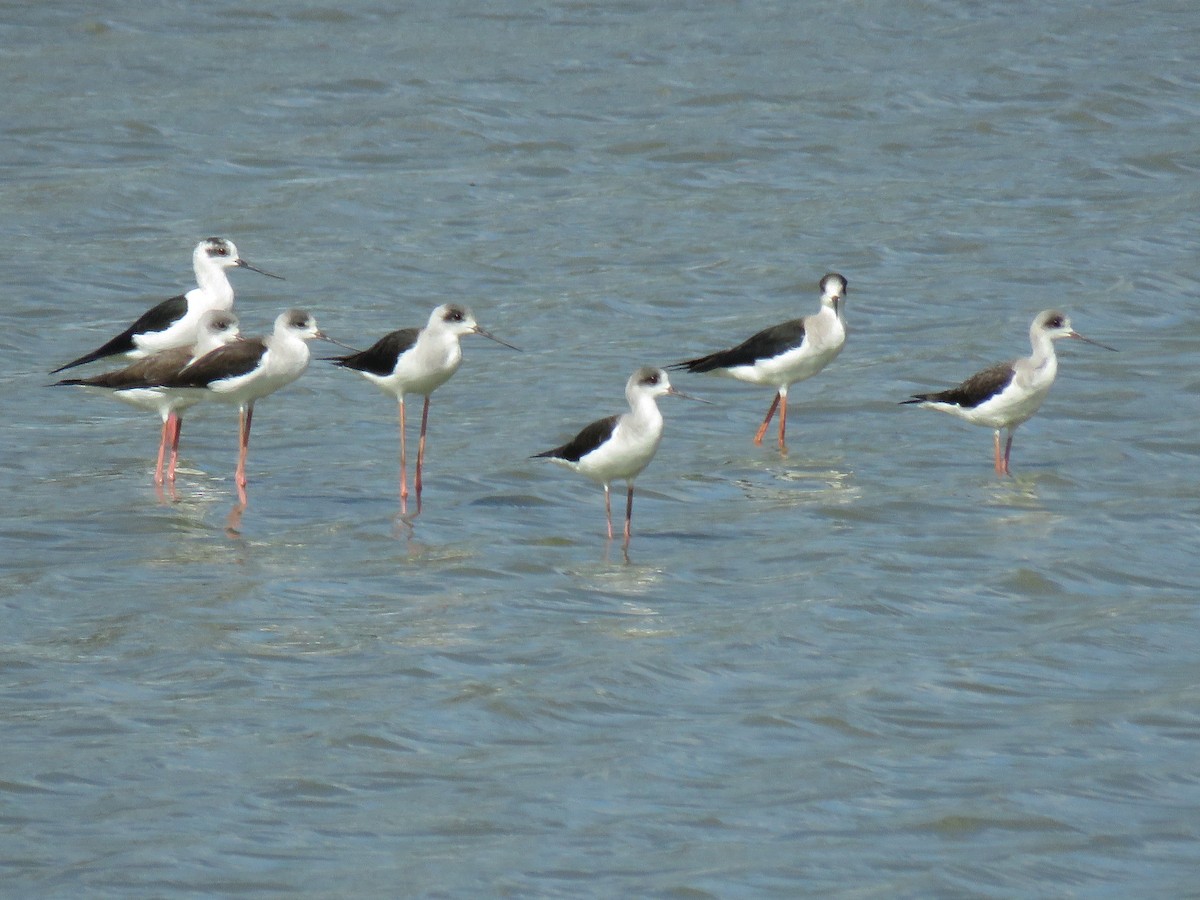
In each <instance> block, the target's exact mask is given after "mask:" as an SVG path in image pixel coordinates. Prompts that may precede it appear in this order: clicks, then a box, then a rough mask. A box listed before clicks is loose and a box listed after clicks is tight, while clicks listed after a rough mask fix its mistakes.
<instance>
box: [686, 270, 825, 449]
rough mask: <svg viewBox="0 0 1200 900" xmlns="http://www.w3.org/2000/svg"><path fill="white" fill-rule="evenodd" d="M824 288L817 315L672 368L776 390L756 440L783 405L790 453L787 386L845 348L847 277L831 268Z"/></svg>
mask: <svg viewBox="0 0 1200 900" xmlns="http://www.w3.org/2000/svg"><path fill="white" fill-rule="evenodd" d="M820 287H821V308H820V310H818V311H817V312H816V313H814V314H813V315H811V316H804V317H803V318H800V319H792V320H791V321H789V322H783V323H781V324H779V325H773V326H771V327H770V328H765V329H763V330H762V331H760V332H758V333H757V334H754V335H752V336H750V337H748V338H747V339H746V340H744V341H742V342H741V343H740V344H738V345H737V346H736V347H730V348H729V349H728V350H718V351H717V352H716V353H710V354H708V355H707V356H700V357H697V358H696V359H689V360H685V361H684V362H680V363H675V364H674V365H672V366H669V367H668V368H671V369H684V370H686V371H688V372H714V373H716V374H718V375H724V376H726V377H728V378H736V379H738V380H739V381H745V382H748V383H750V384H761V385H769V386H771V387H773V388H775V398H774V399H773V400H772V401H771V406H770V408H769V409H768V410H767V416H766V418H765V419H763V423H762V425H761V426H759V429H758V432H757V433H756V434H755V435H754V443H755V444H761V443H762V441H763V437H764V436H765V435H766V433H767V426H768V425H769V424H770V423H771V417H772V416H774V415H775V410H776V409H778V410H779V450H780V452H782V453H786V452H787V440H786V432H787V398H788V388H789V387H791V385H793V384H795V383H796V382H797V381H803V380H804V379H806V378H812V377H813V376H814V375H816V374H817V373H818V372H820V371H821V370H822V369H824V368H825V367H826V366H827V365H829V364H830V363H831V362H833V360H834V359H835V358H836V357H837V355H838V354H839V353H841V352H842V347H843V346H844V345H845V343H846V320H845V317H844V316H843V314H842V301H843V300H844V299H845V297H846V293H847V290H848V288H847V284H846V279H845V278H843V277H842V276H841V275H839V274H837V273H836V272H830V273H829V274H828V275H826V276H825V277H824V278H822V279H821V283H820Z"/></svg>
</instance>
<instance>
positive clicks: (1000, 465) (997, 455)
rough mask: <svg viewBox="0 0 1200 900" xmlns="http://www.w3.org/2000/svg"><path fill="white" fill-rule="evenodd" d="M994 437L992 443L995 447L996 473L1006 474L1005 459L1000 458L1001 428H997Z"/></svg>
mask: <svg viewBox="0 0 1200 900" xmlns="http://www.w3.org/2000/svg"><path fill="white" fill-rule="evenodd" d="M992 438H993V440H992V445H993V447H994V449H995V463H996V474H997V475H1003V474H1004V461H1003V460H1002V459H1001V458H1000V429H999V428H997V429H996V431H995V433H994V434H993V435H992Z"/></svg>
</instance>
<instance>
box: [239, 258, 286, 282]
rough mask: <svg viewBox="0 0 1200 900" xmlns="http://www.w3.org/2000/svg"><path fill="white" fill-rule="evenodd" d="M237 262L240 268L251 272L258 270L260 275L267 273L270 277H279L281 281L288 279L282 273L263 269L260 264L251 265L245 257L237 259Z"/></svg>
mask: <svg viewBox="0 0 1200 900" xmlns="http://www.w3.org/2000/svg"><path fill="white" fill-rule="evenodd" d="M237 264H238V268H239V269H249V270H250V271H251V272H257V273H258V274H259V275H266V276H267V277H268V278H278V279H279V280H280V281H287V279H286V278H284V277H283V276H282V275H275V274H273V273H271V272H265V271H263V270H262V269H260V268H259V267H258V266H252V265H250V263H248V262H246V261H245V260H244V259H241V258H240V257H239V259H238V261H237Z"/></svg>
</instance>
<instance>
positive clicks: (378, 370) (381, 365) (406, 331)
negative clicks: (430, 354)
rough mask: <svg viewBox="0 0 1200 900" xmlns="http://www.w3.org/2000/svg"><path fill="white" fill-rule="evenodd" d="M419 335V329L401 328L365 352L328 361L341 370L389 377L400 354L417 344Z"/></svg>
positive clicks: (386, 335)
mask: <svg viewBox="0 0 1200 900" xmlns="http://www.w3.org/2000/svg"><path fill="white" fill-rule="evenodd" d="M420 333H421V329H420V328H401V329H400V330H399V331H393V332H391V333H390V334H385V335H384V336H383V337H381V338H380V339H379V340H378V341H376V342H375V343H374V344H373V345H371V346H370V347H368V348H367V349H366V350H360V351H359V352H358V353H351V354H348V355H347V356H333V357H330V359H331V360H332V361H333V362H335V363H337V364H338V365H339V366H342V367H343V368H346V369H354V370H355V371H357V372H370V373H371V374H372V375H380V376H385V375H391V374H392V372H393V371H394V370H395V368H396V360H398V359H399V358H400V354H402V353H403V352H404V351H405V350H408V349H409V348H411V347H412V345H413V344H415V343H416V342H417V335H419V334H420Z"/></svg>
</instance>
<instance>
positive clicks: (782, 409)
mask: <svg viewBox="0 0 1200 900" xmlns="http://www.w3.org/2000/svg"><path fill="white" fill-rule="evenodd" d="M776 396H777V397H778V398H779V449H780V450H781V451H786V450H787V442H786V441H785V440H784V435H786V434H787V394H776Z"/></svg>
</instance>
